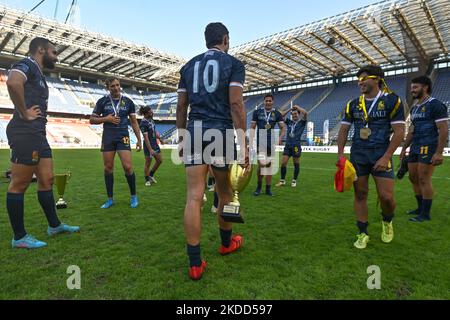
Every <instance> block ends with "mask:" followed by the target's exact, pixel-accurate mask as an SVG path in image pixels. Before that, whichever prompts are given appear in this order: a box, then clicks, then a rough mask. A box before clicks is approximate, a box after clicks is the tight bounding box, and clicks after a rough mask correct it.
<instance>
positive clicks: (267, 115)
mask: <svg viewBox="0 0 450 320" xmlns="http://www.w3.org/2000/svg"><path fill="white" fill-rule="evenodd" d="M264 112H265V113H266V122H267V125H270V117H271V116H272V111H270V112H269V114H267V112H266V111H264Z"/></svg>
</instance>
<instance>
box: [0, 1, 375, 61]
mask: <svg viewBox="0 0 450 320" xmlns="http://www.w3.org/2000/svg"><path fill="white" fill-rule="evenodd" d="M56 2H57V0H46V1H45V2H44V4H43V5H42V6H41V7H40V8H38V9H37V10H36V11H37V12H38V13H39V14H41V15H43V16H46V17H53V15H54V10H55V6H56ZM71 2H72V1H71V0H59V3H60V5H59V14H58V16H57V18H58V20H64V19H65V16H66V15H67V11H68V8H69V6H70V4H71ZM375 2H377V1H375V0H346V1H343V0H340V1H338V0H314V1H311V0H258V1H257V0H239V1H238V0H226V1H225V0H222V1H217V0H216V1H214V0H192V1H187V0H164V1H148V0H122V1H118V0H109V1H108V0H78V7H79V15H78V16H77V17H76V18H75V20H76V21H75V23H77V24H80V25H81V26H82V27H83V28H86V29H88V30H91V31H96V32H101V33H105V34H107V35H110V36H113V37H117V38H121V39H124V40H128V41H131V42H134V43H138V44H146V45H148V46H151V47H154V48H156V49H160V50H163V51H166V52H170V53H175V54H178V55H181V56H183V57H185V58H191V57H192V56H195V55H196V54H198V53H200V52H203V51H204V49H205V47H204V40H203V31H204V28H205V26H206V25H207V24H208V23H209V22H213V21H221V22H223V23H225V25H226V26H227V27H228V29H229V30H230V35H231V42H232V43H231V44H232V46H236V45H239V44H243V43H245V42H249V41H252V40H256V39H258V38H262V37H265V36H268V35H271V34H274V33H277V32H280V31H284V30H287V29H289V28H293V27H298V26H300V25H303V24H306V23H309V22H313V21H316V20H320V19H323V18H327V17H330V16H333V15H336V14H339V13H343V12H346V11H349V10H352V9H356V8H359V7H363V6H366V5H369V4H372V3H375ZM37 3H39V0H0V4H3V5H7V6H11V7H15V8H19V9H26V10H30V9H31V8H32V7H34V6H35V5H36V4H37Z"/></svg>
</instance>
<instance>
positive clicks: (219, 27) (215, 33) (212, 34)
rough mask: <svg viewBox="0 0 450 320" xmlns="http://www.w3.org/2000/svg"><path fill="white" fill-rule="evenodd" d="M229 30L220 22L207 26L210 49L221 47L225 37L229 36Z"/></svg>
mask: <svg viewBox="0 0 450 320" xmlns="http://www.w3.org/2000/svg"><path fill="white" fill-rule="evenodd" d="M228 34H229V32H228V29H227V27H225V26H224V25H223V24H222V23H220V22H213V23H210V24H208V25H207V26H206V30H205V40H206V47H207V48H208V49H211V48H213V47H214V46H217V45H220V44H222V42H223V37H224V36H226V35H228Z"/></svg>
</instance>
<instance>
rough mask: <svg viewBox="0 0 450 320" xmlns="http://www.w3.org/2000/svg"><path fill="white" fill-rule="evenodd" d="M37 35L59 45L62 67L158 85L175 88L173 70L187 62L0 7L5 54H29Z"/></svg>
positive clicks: (0, 45)
mask: <svg viewBox="0 0 450 320" xmlns="http://www.w3.org/2000/svg"><path fill="white" fill-rule="evenodd" d="M37 36H41V37H42V36H45V37H46V38H48V39H50V40H51V41H53V42H54V43H56V44H57V47H58V51H59V60H60V63H59V64H58V67H59V68H69V69H75V70H77V69H78V70H80V71H91V72H95V73H97V74H104V75H105V76H106V75H108V74H114V75H118V76H120V77H123V78H126V79H132V80H137V81H141V82H143V83H147V84H148V85H153V86H156V87H175V86H176V84H177V81H178V79H177V76H176V73H175V72H174V71H175V70H176V71H178V70H179V68H180V65H182V64H183V63H184V60H183V58H181V57H178V56H176V55H172V54H167V53H164V52H161V51H159V50H156V49H153V48H148V47H146V46H142V45H141V46H139V45H136V44H131V43H128V42H125V41H121V40H117V39H115V38H111V37H107V36H105V35H102V34H98V33H93V32H89V31H86V30H82V29H78V28H75V27H73V26H70V25H68V24H63V23H60V22H57V21H55V20H50V19H46V18H42V17H38V16H35V15H30V14H27V13H26V12H23V11H18V10H14V9H11V8H8V7H4V6H0V52H1V54H2V55H12V56H18V57H21V56H25V55H27V53H28V45H29V42H30V41H31V39H32V38H34V37H37Z"/></svg>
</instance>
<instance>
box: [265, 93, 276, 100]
mask: <svg viewBox="0 0 450 320" xmlns="http://www.w3.org/2000/svg"><path fill="white" fill-rule="evenodd" d="M267 98H272V100H275V97H274V96H273V94H271V93H268V94H266V95H265V96H264V100H266V99H267Z"/></svg>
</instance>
